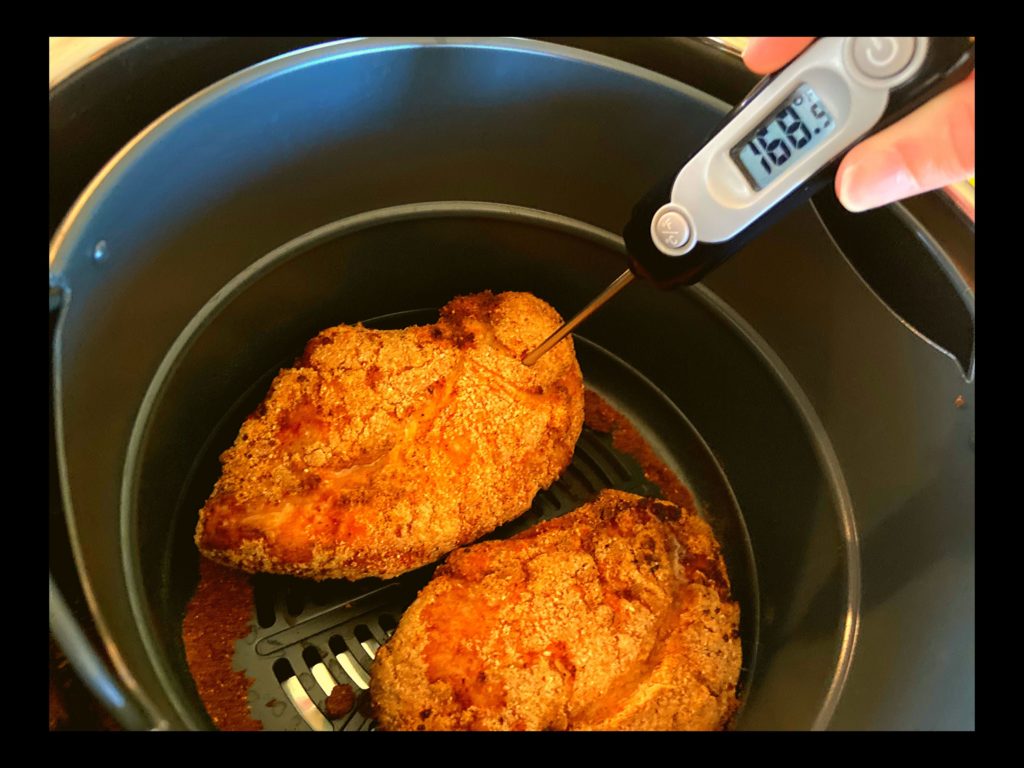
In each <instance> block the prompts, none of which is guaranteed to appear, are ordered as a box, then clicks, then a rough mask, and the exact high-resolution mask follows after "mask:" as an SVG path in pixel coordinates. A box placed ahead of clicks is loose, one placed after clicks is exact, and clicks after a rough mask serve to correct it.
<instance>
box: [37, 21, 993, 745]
mask: <svg viewBox="0 0 1024 768" xmlns="http://www.w3.org/2000/svg"><path fill="white" fill-rule="evenodd" d="M755 80H756V78H755V77H754V76H753V75H750V74H749V73H748V72H747V71H746V70H745V69H744V68H743V66H742V63H741V62H740V60H739V59H738V57H737V56H736V55H735V52H734V51H731V50H729V49H728V48H727V47H725V46H723V45H722V44H720V43H716V42H715V41H713V40H709V39H697V38H693V39H684V38H643V39H630V38H561V39H551V40H522V39H503V40H495V39H479V40H478V39H474V40H459V39H437V38H431V39H370V40H329V41H326V40H322V39H300V38H275V39H262V38H256V39H254V38H204V39H147V38H140V39H135V40H132V41H129V42H127V43H125V44H123V45H120V46H118V47H116V48H115V49H113V50H112V51H110V52H108V53H107V54H106V55H104V56H102V57H101V58H99V59H97V60H96V61H93V62H91V63H90V64H89V65H88V66H86V67H84V68H83V69H80V70H79V71H77V72H76V73H75V74H73V75H72V76H71V77H69V78H68V79H66V80H64V81H62V82H60V83H59V84H58V85H56V86H55V87H53V88H51V92H50V153H51V171H50V174H51V175H50V181H51V185H50V186H51V201H50V221H51V237H52V239H51V253H50V270H49V273H50V318H51V359H52V363H51V383H52V396H51V397H52V399H51V412H52V425H53V432H52V440H51V457H50V462H51V502H50V507H51V510H50V524H51V554H50V570H51V582H50V595H51V604H50V627H51V631H52V632H53V634H54V636H55V637H56V638H57V640H58V642H59V643H60V644H61V646H62V648H63V650H64V652H65V653H66V655H67V656H68V658H69V659H70V660H71V662H72V664H73V665H74V667H75V669H76V670H77V672H78V673H79V675H80V676H81V678H82V679H83V680H84V681H85V682H86V684H87V685H89V686H90V688H91V690H92V691H93V692H94V693H95V694H96V696H97V698H98V699H99V700H100V701H101V702H102V703H103V704H104V705H105V706H106V707H107V708H108V709H109V710H110V711H111V712H112V713H113V714H114V715H115V716H116V717H117V718H118V720H119V721H120V722H121V724H122V725H124V726H125V727H127V728H132V729H149V728H156V729H208V728H211V727H212V723H211V722H210V720H209V718H208V716H207V714H206V713H205V711H204V709H203V706H202V703H201V702H200V700H199V698H198V695H197V693H196V690H195V685H194V683H193V681H192V679H191V676H190V675H189V671H188V668H187V666H186V664H185V659H184V651H183V647H182V641H181V620H182V616H183V613H184V610H185V606H186V603H187V601H188V599H189V597H190V596H191V594H192V592H193V590H194V588H195V585H196V582H197V579H198V554H197V553H196V551H195V546H194V544H193V542H192V538H191V537H192V533H193V531H194V527H195V521H196V517H197V513H198V509H199V506H200V505H201V504H202V501H203V499H204V498H205V496H206V495H207V494H208V493H209V491H210V489H211V488H212V484H213V481H214V480H215V478H216V473H217V462H216V456H217V454H218V453H219V452H220V451H221V450H223V449H224V448H226V447H227V446H228V445H229V444H230V442H231V441H232V439H233V437H234V434H235V432H236V431H237V428H238V426H239V424H240V423H241V420H242V419H243V418H244V416H245V415H246V413H248V410H247V409H251V406H252V405H253V404H254V403H256V402H258V401H259V400H260V399H261V398H262V396H263V395H264V394H265V392H266V389H267V385H268V383H269V381H270V379H271V378H272V376H273V374H274V373H275V372H276V371H277V369H278V368H279V367H280V366H281V365H284V364H287V363H288V361H290V360H291V359H292V358H293V357H294V355H295V354H296V352H297V351H299V350H301V348H302V346H303V344H304V343H305V341H306V340H307V339H309V338H311V337H312V336H313V335H315V334H316V332H317V331H319V330H320V329H322V328H324V327H327V326H330V325H336V324H339V323H354V322H357V321H363V322H367V323H370V324H377V325H378V326H379V327H401V326H403V325H407V324H410V323H419V322H431V321H432V320H433V319H434V317H436V310H437V308H438V307H440V306H441V305H443V304H444V303H446V302H447V301H448V300H449V299H451V298H452V297H453V296H456V295H459V294H464V293H470V292H476V291H480V290H486V289H490V290H495V291H499V290H525V291H530V292H533V293H535V294H537V295H538V296H540V297H542V298H544V299H545V300H547V301H548V302H550V303H551V304H552V305H553V306H555V307H556V308H557V309H559V311H560V312H561V313H562V314H563V315H564V316H570V315H572V314H573V313H574V312H575V311H576V310H578V309H579V308H580V307H582V306H583V305H584V304H585V303H586V302H587V301H589V300H590V299H591V298H593V296H594V295H596V294H597V293H598V292H599V291H600V290H601V289H602V288H604V286H605V285H607V284H608V283H609V282H610V281H611V280H612V279H613V278H614V277H615V276H616V275H617V274H619V272H621V271H622V269H623V268H624V264H625V262H624V255H623V248H622V241H621V238H620V236H619V235H620V232H621V229H622V227H623V225H624V224H625V222H626V221H627V219H628V218H629V215H630V211H631V208H632V206H633V204H634V203H635V202H636V200H637V199H639V197H640V196H641V195H643V193H645V192H646V191H647V189H649V188H650V187H651V186H652V185H653V183H654V182H655V181H657V180H658V179H660V178H662V177H663V176H664V175H665V174H666V173H667V172H669V171H671V170H673V169H674V165H673V164H674V163H676V162H677V160H678V158H679V157H680V156H685V154H686V153H687V152H688V151H689V150H690V149H692V148H693V147H695V146H697V145H698V144H699V143H700V142H701V141H702V140H703V138H704V137H705V136H706V134H707V133H708V131H710V130H711V129H712V128H713V127H714V126H715V125H716V123H717V121H718V120H719V119H720V118H721V117H722V115H723V114H725V112H727V111H728V109H729V108H730V105H731V104H734V103H736V102H737V101H739V100H740V99H741V98H742V96H743V95H744V93H745V92H746V91H747V90H749V88H750V87H752V86H753V84H754V83H755ZM111 158H113V159H111ZM108 161H109V162H108ZM973 315H974V225H973V215H971V216H966V215H965V214H964V211H963V210H962V209H961V208H960V207H958V206H957V205H955V204H954V203H953V202H951V200H950V198H949V197H948V196H947V195H946V194H945V193H943V192H937V193H932V194H929V195H924V196H921V197H919V198H916V199H914V200H911V201H907V202H905V203H902V204H896V205H892V206H888V207H887V208H885V209H882V210H879V211H874V212H869V213H865V214H859V215H853V214H849V213H847V212H846V211H845V210H843V209H842V208H841V207H840V206H839V205H838V203H837V202H836V200H835V197H834V195H833V193H832V191H831V190H826V191H825V192H823V193H821V194H819V195H818V196H817V197H816V198H815V199H814V200H813V201H812V203H810V204H807V205H805V206H803V207H801V208H800V209H798V210H796V211H795V212H794V213H792V214H790V215H789V216H788V217H787V218H786V219H784V220H783V221H781V222H780V223H779V224H777V225H776V226H775V227H774V228H773V229H771V230H770V231H769V232H768V233H767V234H765V235H763V236H762V237H760V238H759V239H758V240H757V241H756V242H754V243H752V244H751V245H749V246H748V247H747V248H746V249H745V250H744V251H743V252H741V253H740V254H738V255H737V256H736V257H734V258H733V259H732V260H731V261H730V262H728V263H727V264H726V265H724V266H723V267H721V268H720V269H719V270H717V271H716V272H714V273H712V274H711V275H710V276H708V277H707V278H706V279H705V280H704V281H703V283H702V284H700V285H698V286H695V287H693V288H681V289H673V290H661V289H659V288H657V287H655V286H653V285H651V284H649V283H645V282H637V283H636V284H634V285H632V286H630V287H629V288H628V289H626V290H625V291H624V292H623V293H622V294H621V295H620V296H618V297H617V298H615V299H614V300H613V301H612V302H611V303H609V304H608V305H607V306H606V307H605V308H604V309H603V310H602V311H601V312H600V313H598V314H597V315H595V316H594V317H593V318H591V319H590V320H588V321H587V322H586V323H585V324H584V325H582V326H581V327H580V328H579V329H578V333H577V349H578V350H579V355H580V361H581V365H582V367H583V371H584V377H585V379H586V381H587V383H588V385H589V386H591V387H592V388H594V389H595V390H597V391H598V392H599V393H601V394H602V395H604V396H605V397H606V398H607V399H609V400H610V401H611V402H612V403H613V404H614V405H616V406H617V407H618V408H619V409H621V410H622V411H623V412H624V413H625V414H627V415H628V416H629V417H630V418H631V419H632V420H633V422H634V423H635V424H636V425H637V427H638V428H639V429H640V431H641V432H642V433H643V434H644V435H645V437H646V438H647V439H648V441H649V442H650V443H651V444H652V445H653V447H654V448H655V449H656V450H657V451H658V452H659V454H660V455H661V456H662V458H663V459H664V460H665V461H666V462H667V463H668V464H669V465H670V466H671V467H673V468H674V469H675V470H676V471H677V472H678V473H679V474H680V476H681V477H683V479H684V480H686V481H687V482H688V483H689V484H690V486H691V487H692V488H693V490H694V492H695V495H696V497H697V501H698V505H699V506H700V511H701V513H702V514H703V515H704V516H705V517H706V518H707V519H708V520H709V521H711V523H712V525H713V526H714V527H715V530H716V533H717V534H718V535H719V538H720V539H721V540H722V542H723V545H724V550H725V554H726V558H727V563H728V566H729V570H730V574H731V575H732V578H733V582H734V589H735V593H736V596H737V599H738V600H739V601H740V603H741V607H742V609H743V642H744V656H745V669H744V674H743V678H742V680H741V685H742V696H743V706H742V709H741V711H740V713H739V716H738V717H737V719H736V723H735V727H736V728H737V729H741V730H743V729H747V730H756V729H793V730H803V729H823V728H831V729H973V728H974V405H975V404H974V354H973V348H974V336H973V334H974V332H973ZM605 448H607V446H602V445H601V444H599V438H598V437H597V436H595V435H589V436H588V437H587V439H586V440H585V441H581V444H580V447H579V449H578V451H577V455H578V460H576V461H574V467H575V469H572V470H571V471H568V472H567V474H566V476H565V477H564V478H563V479H562V480H561V481H559V484H556V486H555V487H554V488H553V489H552V490H551V491H550V492H548V493H547V494H546V495H545V494H542V498H540V499H539V500H538V505H540V506H539V507H538V509H539V510H540V512H538V514H542V513H543V514H546V515H550V514H556V513H561V512H564V511H566V509H568V508H569V507H571V506H572V505H573V504H578V503H579V502H580V501H581V500H582V499H584V498H585V497H586V495H587V493H588V492H592V491H594V490H596V488H597V487H598V486H608V485H611V486H616V487H624V485H625V484H628V483H635V482H639V480H638V479H637V477H636V475H635V472H634V471H633V470H634V469H635V468H634V467H631V466H629V462H628V459H623V458H622V457H616V456H614V455H611V456H610V457H609V455H608V454H607V453H606V452H603V451H605ZM602 462H603V463H602ZM617 462H618V463H617ZM574 473H575V474H574ZM617 473H618V474H617ZM631 473H632V474H631ZM634 487H635V488H638V489H640V490H643V488H640V486H634ZM647 490H648V491H649V492H655V491H656V489H653V488H647ZM529 514H531V513H528V515H529ZM532 519H534V520H535V519H537V518H536V517H535V518H532ZM524 520H525V521H526V522H524V523H523V524H528V523H529V520H528V519H527V518H524ZM255 583H256V593H257V602H258V604H259V605H260V606H261V610H262V611H263V614H264V615H262V616H256V615H254V618H253V634H252V635H251V637H250V638H248V639H247V640H246V641H242V642H240V643H239V654H238V656H237V657H236V663H238V664H241V665H244V666H245V667H246V670H247V672H249V673H250V674H251V675H252V676H254V677H255V678H256V679H257V684H256V685H255V686H254V689H253V694H252V695H253V697H254V699H253V701H254V702H256V701H258V700H261V699H260V697H264V696H265V697H269V696H270V695H271V694H272V693H274V692H275V691H276V692H277V693H278V694H280V692H281V690H282V689H281V687H280V686H281V685H282V683H283V682H284V681H285V679H286V678H288V674H289V673H288V672H285V673H283V674H282V672H281V670H282V669H283V668H285V667H287V669H288V670H290V673H291V675H292V676H293V679H295V680H297V681H298V682H299V686H300V688H302V689H305V695H307V696H308V698H309V700H310V701H311V702H312V704H313V705H314V706H318V707H319V706H322V703H323V698H324V696H323V692H322V690H320V689H319V688H318V683H317V682H316V680H315V679H314V676H313V674H312V672H311V667H312V666H315V662H316V661H317V660H319V659H320V658H328V659H329V662H330V663H329V664H328V665H327V666H328V669H329V670H330V671H331V672H332V674H335V676H338V675H348V677H349V678H350V679H352V680H354V679H355V678H354V677H353V675H356V676H358V675H359V674H363V673H365V670H366V668H367V667H368V666H369V659H370V657H372V651H373V648H374V647H375V646H374V644H373V643H375V642H376V643H379V642H383V641H386V639H387V636H388V633H389V632H390V630H391V629H393V622H394V621H395V620H397V618H398V616H399V615H400V612H401V609H402V606H403V605H404V603H403V602H402V601H403V600H407V599H409V598H410V597H411V595H412V594H414V589H413V587H414V586H415V584H414V583H412V582H408V583H406V585H405V587H403V588H402V589H398V588H396V589H394V590H392V591H391V592H386V594H387V595H388V596H389V597H388V599H387V600H382V601H381V602H380V603H379V604H377V605H375V606H374V608H373V610H372V611H371V610H370V609H369V608H367V610H366V611H363V612H362V613H360V611H358V610H355V611H354V612H350V613H346V614H344V615H341V614H337V616H336V618H337V622H335V624H336V626H335V625H333V624H331V623H330V622H325V620H323V619H322V616H323V615H324V613H325V611H329V610H331V609H333V608H335V607H337V606H340V605H342V604H343V603H349V604H351V603H353V601H354V598H355V597H359V595H361V594H363V592H365V591H366V589H363V587H366V585H363V587H352V586H351V585H347V586H339V587H338V588H337V589H338V590H341V591H336V592H334V593H330V592H329V590H328V593H326V596H325V593H318V595H310V594H305V596H303V593H302V589H303V588H302V586H301V585H296V584H294V583H291V582H287V583H286V582H280V581H275V580H274V579H272V578H270V579H264V578H263V577H260V578H258V579H256V580H255ZM372 586H373V587H374V588H377V587H379V586H380V585H372ZM361 589H362V590H363V591H362V592H360V590H361ZM403 589H404V590H405V591H403ZM346 590H347V591H346ZM332 600H333V601H334V602H332ZM261 601H262V602H261ZM354 602H355V603H358V600H355V601H354ZM367 605H368V604H367ZM332 615H334V614H332ZM318 617H320V618H318ZM316 622H319V623H316ZM83 627H84V628H85V629H86V631H85V632H83V631H82V629H83ZM296 627H298V628H299V629H296ZM303 627H306V628H309V629H308V631H304V630H302V628H303ZM360 628H361V629H360ZM282 629H288V630H289V632H290V633H291V634H288V635H287V636H288V637H290V638H292V640H289V643H291V644H290V645H289V644H288V643H284V642H283V641H282V642H280V643H278V645H274V644H273V643H267V642H263V640H264V639H265V638H267V637H270V636H272V635H273V636H274V637H283V636H284V635H280V634H279V633H280V631H281V630H282ZM314 630H315V631H314ZM335 638H337V640H336V641H335ZM261 643H262V644H261ZM253 649H256V650H255V651H254V650H253ZM260 649H262V650H260ZM311 649H312V650H311ZM360 649H362V650H360ZM346 653H348V654H349V655H348V656H347V657H346V659H347V661H346V664H347V665H349V667H351V666H352V665H355V666H357V667H360V669H355V670H352V669H349V668H348V667H343V666H339V664H338V663H336V662H337V661H338V659H339V657H341V656H345V654H346ZM247 654H248V655H247ZM311 654H312V655H311ZM282 660H285V661H287V664H285V665H284V666H282V663H281V661H282ZM257 710H266V713H263V712H257ZM253 711H254V713H255V716H257V717H260V719H262V720H263V723H264V727H266V728H268V729H291V730H305V729H309V728H310V727H311V725H310V721H309V720H307V719H303V717H302V716H301V714H300V713H299V712H298V711H297V710H296V709H295V708H293V707H288V708H284V709H283V710H282V711H280V712H278V711H276V710H275V711H273V712H271V710H270V709H268V708H266V707H258V706H254V707H253ZM316 722H319V721H316ZM312 727H314V728H315V727H317V725H316V723H314V724H313V725H312ZM326 727H327V728H331V729H337V730H346V729H347V730H353V729H369V728H372V721H370V720H368V719H366V718H365V717H363V716H362V715H360V714H359V713H356V714H354V715H353V716H352V717H351V718H350V719H349V720H346V721H344V722H342V721H337V722H335V723H334V724H330V723H328V725H327V726H326Z"/></svg>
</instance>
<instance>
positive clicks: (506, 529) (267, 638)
mask: <svg viewBox="0 0 1024 768" xmlns="http://www.w3.org/2000/svg"><path fill="white" fill-rule="evenodd" d="M605 488H617V489H619V490H623V491H629V492H631V493H636V494H641V495H645V496H657V495H659V494H660V491H659V489H658V487H657V486H656V485H654V484H653V483H651V482H649V481H648V480H646V479H645V478H644V475H643V471H642V470H641V468H640V465H639V464H637V462H636V461H635V460H634V459H632V458H631V457H630V456H628V455H626V454H623V453H621V452H619V451H617V450H616V449H615V448H613V447H612V443H611V438H610V437H609V436H607V435H603V434H600V433H597V432H594V431H593V430H591V429H589V428H585V429H584V430H583V434H582V436H581V437H580V440H579V442H578V443H577V445H576V452H575V453H574V454H573V458H572V463H571V464H570V465H569V466H568V467H567V468H566V470H565V472H563V473H562V475H561V477H559V479H558V480H556V481H555V483H554V484H553V485H552V486H551V487H550V488H549V489H548V490H546V491H542V492H541V493H539V494H538V495H537V497H536V498H535V499H534V503H533V506H532V507H531V508H530V510H529V511H528V512H526V513H525V514H523V515H521V516H520V517H518V518H516V519H515V520H512V521H511V522H509V523H506V524H505V525H503V526H501V527H499V528H498V529H497V530H495V531H493V532H492V533H491V534H489V535H488V536H486V537H484V538H485V539H500V538H508V537H509V536H513V535H515V534H517V533H519V532H520V531H524V530H526V529H527V528H530V527H531V526H533V525H536V524H537V523H538V522H540V521H541V520H549V519H551V518H554V517H558V516H560V515H564V514H565V513H567V512H569V511H571V510H573V509H575V508H576V507H578V506H580V505H581V504H584V503H585V502H587V501H589V500H591V499H593V498H594V496H596V495H597V493H598V492H599V491H601V490H602V489H605ZM437 565H438V563H434V564H431V565H428V566H425V567H423V568H420V569H418V570H415V571H412V572H410V573H407V574H405V575H403V576H400V577H398V578H396V579H390V580H388V581H383V580H381V579H363V580H361V581H358V582H347V581H328V582H313V581H308V580H303V579H295V578H289V577H281V576H262V575H261V576H255V577H253V594H254V601H255V604H256V616H255V620H254V622H253V632H252V633H251V634H250V635H249V636H248V637H247V638H245V639H244V640H241V641H239V643H238V645H237V647H236V650H235V661H234V666H235V668H236V669H244V670H245V672H246V674H248V675H249V676H250V677H252V678H254V680H255V682H254V683H253V685H252V688H251V690H250V694H249V701H250V708H251V710H252V715H253V717H255V718H257V719H259V720H260V721H262V723H263V727H264V728H266V729H267V730H306V729H307V728H312V729H313V730H316V731H331V730H344V731H365V730H372V729H373V728H374V724H373V721H372V720H371V719H370V716H369V711H370V710H369V705H370V696H369V691H368V690H367V689H368V688H369V684H370V665H371V664H372V663H373V658H374V656H375V655H376V652H377V649H378V648H380V646H381V645H383V644H384V643H385V642H387V640H388V638H389V637H390V636H391V633H392V632H393V631H394V629H395V627H396V626H397V625H398V620H399V618H401V616H402V613H403V612H404V611H405V609H406V607H408V605H409V604H410V603H411V602H412V601H413V600H414V599H415V597H416V594H417V592H418V591H419V590H420V589H421V588H422V587H423V586H424V585H425V584H426V583H427V582H428V581H429V580H430V577H431V576H432V575H433V572H434V569H435V568H436V567H437ZM336 685H345V686H349V687H350V688H351V689H352V691H353V693H354V694H355V705H354V706H353V707H352V709H351V711H349V712H348V713H347V714H345V715H343V716H342V717H339V718H337V719H334V720H332V719H330V718H328V716H327V714H326V713H327V712H328V708H327V705H326V700H327V697H328V695H329V694H330V693H331V691H332V690H333V689H334V687H335V686H336Z"/></svg>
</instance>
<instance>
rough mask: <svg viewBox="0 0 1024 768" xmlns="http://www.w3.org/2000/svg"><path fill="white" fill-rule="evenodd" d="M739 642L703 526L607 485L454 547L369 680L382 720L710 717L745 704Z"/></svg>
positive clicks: (494, 726) (665, 722) (408, 725)
mask: <svg viewBox="0 0 1024 768" xmlns="http://www.w3.org/2000/svg"><path fill="white" fill-rule="evenodd" d="M741 655H742V654H741V648H740V639H739V607H738V605H737V604H736V603H735V602H733V601H732V600H731V599H730V596H729V579H728V576H727V574H726V570H725V563H724V561H723V560H722V557H721V555H720V554H719V547H718V544H717V542H716V541H715V538H714V535H713V533H712V531H711V528H710V526H708V524H707V523H705V522H704V521H703V520H701V519H700V518H699V517H697V516H696V515H695V514H693V513H691V512H688V511H686V510H684V509H680V508H679V507H677V506H675V505H674V504H672V503H670V502H666V501H660V500H654V499H649V498H644V497H641V496H634V495H631V494H628V493H622V492H619V491H604V492H602V493H601V494H600V495H599V496H598V497H597V499H596V500H595V501H594V502H592V503H590V504H587V505H585V506H583V507H580V508H579V509H577V510H575V511H573V512H571V513H569V514H567V515H565V516H563V517H560V518H557V519H555V520H552V521H549V522H545V523H541V524H539V525H537V526H535V527H534V528H531V529H530V530H528V531H526V532H524V533H522V534H519V535H518V536H514V537H512V538H511V539H508V540H505V541H489V542H483V543H480V544H477V545H475V546H471V547H467V548H465V549H460V550H458V551H456V552H454V553H452V555H450V556H449V558H448V560H447V561H446V562H445V563H444V565H442V566H441V567H440V568H438V570H437V571H436V573H435V575H434V578H433V580H432V581H431V582H430V583H429V584H427V586H426V587H424V589H423V590H422V591H421V592H420V594H419V596H418V597H417V599H416V601H415V602H414V603H413V604H412V605H411V606H410V607H409V609H408V610H407V611H406V612H405V614H404V615H403V617H402V620H401V622H400V623H399V625H398V629H397V630H396V631H395V634H394V636H393V637H392V638H391V640H390V641H388V643H387V645H385V646H384V647H383V648H381V649H380V651H378V654H377V658H376V660H375V662H374V665H373V670H372V671H373V674H372V682H371V685H370V691H371V694H372V696H373V704H374V711H375V715H376V717H377V718H378V722H379V725H380V727H381V728H383V729H385V730H713V729H719V728H722V727H723V726H724V725H725V724H726V723H727V722H728V720H729V719H730V718H731V717H732V715H733V713H734V712H735V711H736V709H737V707H738V703H739V702H738V700H737V697H736V685H737V681H738V679H739V674H740V662H741Z"/></svg>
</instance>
